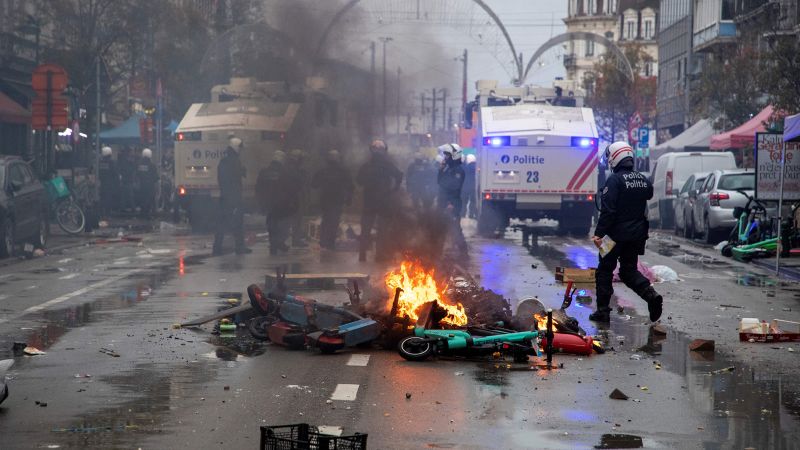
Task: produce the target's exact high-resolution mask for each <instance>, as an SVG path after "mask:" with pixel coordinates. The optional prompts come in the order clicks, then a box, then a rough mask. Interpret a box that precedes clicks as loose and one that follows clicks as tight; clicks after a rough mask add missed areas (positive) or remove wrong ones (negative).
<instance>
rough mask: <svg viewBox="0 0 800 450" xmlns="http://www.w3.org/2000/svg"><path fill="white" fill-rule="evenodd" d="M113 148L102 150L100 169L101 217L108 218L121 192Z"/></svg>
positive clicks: (106, 147)
mask: <svg viewBox="0 0 800 450" xmlns="http://www.w3.org/2000/svg"><path fill="white" fill-rule="evenodd" d="M112 154H113V152H112V150H111V147H109V146H105V147H103V149H102V155H103V157H102V158H100V164H99V165H98V166H97V167H98V172H99V177H100V215H101V216H102V217H108V216H109V215H110V214H111V210H112V209H114V207H115V202H116V200H117V198H118V192H119V170H117V163H116V162H115V161H114V157H113V155H112Z"/></svg>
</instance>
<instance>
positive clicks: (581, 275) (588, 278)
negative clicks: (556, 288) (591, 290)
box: [556, 267, 596, 283]
mask: <svg viewBox="0 0 800 450" xmlns="http://www.w3.org/2000/svg"><path fill="white" fill-rule="evenodd" d="M595 272H596V269H591V268H590V269H576V268H572V267H556V281H560V282H562V283H567V282H569V281H572V282H574V283H594V281H595Z"/></svg>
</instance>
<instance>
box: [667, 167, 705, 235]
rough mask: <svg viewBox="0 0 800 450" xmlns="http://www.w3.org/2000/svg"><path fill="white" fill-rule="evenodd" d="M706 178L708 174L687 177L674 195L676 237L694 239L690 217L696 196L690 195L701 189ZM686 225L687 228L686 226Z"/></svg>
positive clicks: (700, 173) (699, 173) (701, 173)
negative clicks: (681, 236)
mask: <svg viewBox="0 0 800 450" xmlns="http://www.w3.org/2000/svg"><path fill="white" fill-rule="evenodd" d="M706 176H708V172H696V173H693V174H691V175H689V178H687V179H686V182H685V183H683V187H681V189H680V190H679V191H678V192H676V193H675V203H674V209H675V215H674V216H673V217H675V235H676V236H680V235H683V236H685V237H687V238H692V237H694V232H693V228H692V227H693V225H692V220H691V216H692V208H693V207H694V201H695V199H696V198H697V196H696V195H695V196H691V195H690V194H691V193H692V192H697V191H698V190H700V188H701V187H703V183H704V182H705V181H706ZM687 223H688V224H689V226H686V224H687Z"/></svg>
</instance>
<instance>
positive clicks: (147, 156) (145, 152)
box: [142, 148, 153, 159]
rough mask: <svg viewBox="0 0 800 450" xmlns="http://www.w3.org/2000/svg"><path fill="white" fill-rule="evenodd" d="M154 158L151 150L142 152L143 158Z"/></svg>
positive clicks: (147, 149)
mask: <svg viewBox="0 0 800 450" xmlns="http://www.w3.org/2000/svg"><path fill="white" fill-rule="evenodd" d="M152 157H153V151H152V150H150V149H149V148H146V149H144V150H142V158H147V159H150V158H152Z"/></svg>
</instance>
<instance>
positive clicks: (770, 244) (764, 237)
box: [722, 190, 778, 261]
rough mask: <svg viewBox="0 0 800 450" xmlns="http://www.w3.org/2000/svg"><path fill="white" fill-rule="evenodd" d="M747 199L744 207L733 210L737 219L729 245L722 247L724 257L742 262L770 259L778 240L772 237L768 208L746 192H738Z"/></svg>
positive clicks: (776, 247) (775, 249)
mask: <svg viewBox="0 0 800 450" xmlns="http://www.w3.org/2000/svg"><path fill="white" fill-rule="evenodd" d="M737 192H739V193H740V194H742V195H744V196H745V197H747V204H745V206H744V207H740V206H737V207H736V208H734V209H733V216H734V217H735V218H736V219H737V221H736V225H735V226H734V227H733V229H732V230H731V233H730V236H729V238H728V243H727V244H726V245H725V246H724V247H722V255H723V256H727V257H731V256H733V257H734V258H735V259H738V260H740V261H749V260H751V259H753V258H763V257H768V256H770V255H772V254H774V253H775V251H777V249H778V238H777V237H773V236H772V226H771V224H770V221H769V218H768V217H767V208H766V206H764V204H763V203H761V202H760V201H759V200H758V199H756V198H755V197H754V196H751V195H748V194H747V193H746V192H745V191H744V190H737Z"/></svg>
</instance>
